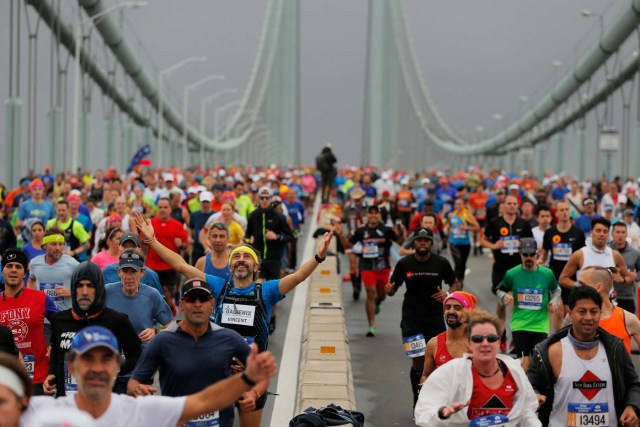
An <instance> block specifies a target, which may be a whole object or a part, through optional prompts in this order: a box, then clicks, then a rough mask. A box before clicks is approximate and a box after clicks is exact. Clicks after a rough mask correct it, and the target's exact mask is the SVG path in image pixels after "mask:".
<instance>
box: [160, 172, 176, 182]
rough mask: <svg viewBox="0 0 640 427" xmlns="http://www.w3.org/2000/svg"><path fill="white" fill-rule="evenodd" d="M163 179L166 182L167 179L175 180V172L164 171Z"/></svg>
mask: <svg viewBox="0 0 640 427" xmlns="http://www.w3.org/2000/svg"><path fill="white" fill-rule="evenodd" d="M162 180H163V181H164V182H167V181H171V182H174V181H175V179H174V178H173V174H172V173H163V174H162Z"/></svg>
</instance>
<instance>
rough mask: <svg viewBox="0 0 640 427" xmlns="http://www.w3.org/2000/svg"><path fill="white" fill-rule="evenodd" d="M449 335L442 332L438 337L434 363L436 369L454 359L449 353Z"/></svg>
mask: <svg viewBox="0 0 640 427" xmlns="http://www.w3.org/2000/svg"><path fill="white" fill-rule="evenodd" d="M446 334H447V333H446V332H442V333H439V334H438V335H437V336H436V342H437V346H436V354H434V355H433V361H434V362H435V364H436V368H439V367H440V366H442V365H444V364H445V363H447V362H448V361H449V360H451V359H453V356H451V354H450V353H449V349H448V348H447V335H446Z"/></svg>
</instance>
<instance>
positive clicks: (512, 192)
mask: <svg viewBox="0 0 640 427" xmlns="http://www.w3.org/2000/svg"><path fill="white" fill-rule="evenodd" d="M0 190H1V193H0V194H1V201H2V212H3V218H2V219H0V230H1V231H0V251H1V253H2V284H1V286H2V289H3V290H2V293H1V294H0V351H3V352H6V353H8V354H7V355H0V420H8V422H6V423H5V424H6V425H9V426H15V425H27V426H30V425H38V424H37V423H38V422H41V421H42V420H43V419H48V420H49V421H51V420H55V416H56V415H55V414H60V413H65V414H72V415H73V416H74V417H76V421H73V420H71V421H68V420H67V422H68V423H71V422H77V424H75V425H92V424H95V425H99V426H114V425H127V426H129V425H172V426H173V425H182V424H186V425H188V426H218V425H219V426H227V427H230V426H232V425H233V423H234V418H236V417H237V418H238V423H239V425H240V426H242V427H249V426H259V425H261V424H263V423H265V422H266V421H264V420H262V412H263V408H264V406H265V403H266V401H267V396H268V394H269V393H268V390H269V379H270V378H271V377H272V376H273V375H274V374H275V372H276V361H275V359H274V358H273V356H272V355H271V353H270V352H269V351H268V348H269V337H270V334H272V333H273V331H274V330H275V328H276V325H277V322H276V319H277V314H276V313H277V310H276V306H277V303H278V302H279V301H281V300H282V299H283V298H284V297H285V295H286V294H287V293H289V292H290V291H292V290H293V289H294V288H295V287H296V286H297V285H299V284H300V283H302V282H303V281H304V280H305V279H306V278H307V277H308V276H309V275H310V274H311V273H312V272H313V271H314V269H315V268H316V267H317V266H318V265H319V264H320V263H322V262H323V261H324V259H325V258H326V256H327V253H328V250H329V246H330V242H331V240H332V238H333V236H334V235H335V237H336V244H337V247H338V251H339V252H340V253H341V254H344V255H341V256H344V263H345V264H346V265H348V266H349V268H348V271H347V272H345V273H346V274H345V276H344V277H343V281H344V282H345V286H350V287H351V289H350V291H349V294H350V296H351V297H352V298H353V299H354V300H360V296H361V294H362V293H363V292H364V294H363V298H362V300H363V305H364V309H365V312H366V316H367V321H368V327H367V330H366V331H361V332H358V333H363V335H366V336H367V337H370V338H371V339H379V338H376V334H377V330H376V323H375V322H376V317H377V314H378V313H379V312H380V310H381V306H382V304H383V301H384V300H385V298H386V297H387V296H390V297H391V296H394V295H395V294H396V293H397V291H398V290H400V288H401V287H402V286H403V285H404V286H406V291H405V293H404V296H403V297H402V298H403V303H402V319H401V323H400V328H401V338H402V345H403V346H404V349H405V351H406V354H407V356H408V357H409V358H410V361H411V368H410V371H409V375H410V383H411V388H412V391H413V396H414V400H413V405H414V408H415V413H414V415H415V422H416V424H417V425H420V426H435V425H455V426H467V425H471V426H498V425H513V426H515V425H521V426H535V425H545V426H546V425H551V426H615V425H621V426H637V425H638V413H639V411H640V382H639V381H638V376H637V374H636V372H635V369H634V367H633V364H632V361H631V356H630V354H631V352H632V349H633V348H634V347H636V346H637V345H638V344H640V322H639V321H638V318H637V316H636V314H635V313H636V308H637V305H636V283H637V282H638V281H640V277H637V270H638V268H639V267H640V254H639V252H638V249H639V247H640V227H639V226H638V221H639V218H638V217H639V215H640V211H639V207H640V202H639V199H638V196H639V195H640V180H638V181H634V180H632V179H629V180H622V179H619V178H616V179H614V180H611V181H607V180H606V179H605V178H602V179H601V180H599V181H589V180H585V181H583V182H579V181H577V180H576V179H574V178H571V177H568V176H552V175H551V174H546V175H544V176H536V175H535V174H534V173H533V171H520V172H518V173H512V172H509V171H500V170H482V169H481V168H479V167H476V168H471V169H469V170H465V171H455V170H451V171H449V170H440V171H436V170H424V171H419V172H413V171H405V170H392V169H381V168H375V167H366V168H357V167H337V161H336V158H335V156H334V155H333V153H332V150H331V147H325V149H323V150H322V152H321V154H320V155H319V156H318V158H317V159H316V164H315V165H314V167H310V168H304V167H289V168H287V167H276V166H272V167H259V168H258V167H247V166H244V167H214V168H209V169H202V168H199V167H195V168H192V169H189V170H177V169H176V170H157V169H149V168H142V169H139V170H134V171H133V172H131V173H128V174H124V173H120V172H119V171H117V170H116V169H115V168H112V167H111V168H109V169H108V170H106V171H103V170H97V171H95V173H92V172H91V171H78V172H77V173H75V174H74V173H72V172H70V171H69V172H67V173H59V174H56V175H55V176H54V175H52V174H51V171H50V170H48V169H47V170H45V171H43V173H42V174H37V173H35V172H32V173H30V174H28V176H26V177H24V178H23V179H22V180H21V181H20V183H19V186H18V187H17V188H4V187H0ZM316 194H317V195H318V197H321V199H322V200H321V201H320V202H321V204H320V205H321V208H322V209H325V210H327V211H329V212H330V218H331V227H329V228H327V230H319V231H318V230H305V229H304V223H305V218H306V217H307V216H308V215H310V212H311V209H312V207H313V203H314V198H315V197H316ZM303 231H304V232H307V233H309V234H316V235H317V236H318V243H317V250H316V253H315V254H314V257H312V258H311V259H309V260H304V259H299V258H298V256H297V252H298V251H297V243H298V239H299V238H300V237H301V236H302V235H303ZM469 257H482V259H483V260H486V262H488V263H491V275H490V277H486V278H474V287H476V288H477V286H478V282H481V284H482V286H486V289H487V291H490V292H492V293H493V294H495V307H484V308H485V310H482V309H480V308H478V307H477V305H478V295H473V294H472V293H471V292H469V289H468V286H466V287H465V275H466V272H467V261H468V258H469ZM467 279H468V278H467ZM482 282H484V283H482ZM347 315H349V313H347ZM507 329H508V331H509V333H508V334H507ZM508 336H509V337H511V340H510V342H509V340H507V337H508ZM399 342H400V341H399ZM156 372H158V376H159V378H158V379H157V381H156V382H155V383H154V375H155V374H156ZM158 383H159V385H160V390H157V389H156V387H155V386H154V384H158ZM152 395H153V396H152ZM51 396H55V397H57V398H56V399H53V398H52V397H51ZM234 406H235V409H234ZM61 408H63V409H64V410H62V409H61ZM87 415H88V416H87ZM365 415H366V414H365ZM68 416H69V417H70V416H71V415H68ZM69 419H70V418H69ZM3 422H4V421H2V422H0V425H5V424H3ZM20 423H21V424H20ZM69 425H74V424H69Z"/></svg>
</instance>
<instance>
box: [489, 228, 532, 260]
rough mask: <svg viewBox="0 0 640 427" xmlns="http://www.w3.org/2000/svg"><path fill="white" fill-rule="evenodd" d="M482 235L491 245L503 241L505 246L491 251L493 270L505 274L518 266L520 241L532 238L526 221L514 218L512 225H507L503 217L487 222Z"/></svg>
mask: <svg viewBox="0 0 640 427" xmlns="http://www.w3.org/2000/svg"><path fill="white" fill-rule="evenodd" d="M484 235H485V237H486V238H487V240H489V241H490V242H491V243H496V242H497V241H498V240H504V242H505V245H504V246H503V247H502V248H501V249H497V250H494V251H493V259H494V261H495V262H494V263H493V270H494V272H496V271H503V272H506V271H507V270H509V269H511V268H513V267H515V266H517V265H519V264H520V261H521V260H520V239H522V238H523V237H533V233H532V232H531V226H530V225H529V222H528V221H525V220H524V219H522V218H516V220H515V221H514V222H513V224H509V223H508V222H507V221H505V220H504V218H503V217H501V216H499V217H497V218H494V219H492V220H491V221H489V223H488V224H487V226H486V227H485V229H484Z"/></svg>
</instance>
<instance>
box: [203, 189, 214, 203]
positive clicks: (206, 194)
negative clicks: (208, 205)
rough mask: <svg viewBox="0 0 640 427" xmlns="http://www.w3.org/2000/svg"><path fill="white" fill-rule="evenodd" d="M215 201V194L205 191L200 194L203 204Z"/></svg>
mask: <svg viewBox="0 0 640 427" xmlns="http://www.w3.org/2000/svg"><path fill="white" fill-rule="evenodd" d="M212 200H213V193H212V192H211V191H203V192H202V193H200V201H201V202H210V201H212Z"/></svg>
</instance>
